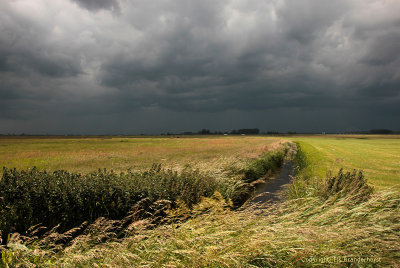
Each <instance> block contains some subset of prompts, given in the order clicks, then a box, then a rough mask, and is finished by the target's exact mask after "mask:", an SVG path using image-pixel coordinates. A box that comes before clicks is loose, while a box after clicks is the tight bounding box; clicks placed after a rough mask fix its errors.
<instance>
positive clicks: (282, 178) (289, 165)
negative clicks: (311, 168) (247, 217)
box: [244, 144, 297, 206]
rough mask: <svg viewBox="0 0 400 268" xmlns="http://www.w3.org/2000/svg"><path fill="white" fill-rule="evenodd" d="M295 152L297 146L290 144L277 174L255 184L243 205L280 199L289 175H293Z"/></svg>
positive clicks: (289, 179)
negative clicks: (251, 193)
mask: <svg viewBox="0 0 400 268" xmlns="http://www.w3.org/2000/svg"><path fill="white" fill-rule="evenodd" d="M296 152H297V147H296V145H295V144H292V145H291V147H290V150H289V152H288V154H287V156H286V158H285V160H284V163H283V165H282V168H281V170H280V172H279V175H277V176H276V177H272V178H271V179H269V180H267V181H266V182H265V183H262V184H259V185H257V187H256V188H255V190H254V193H253V195H252V197H251V198H249V199H248V200H247V201H246V202H245V204H244V206H247V205H254V204H256V203H267V202H269V203H275V202H279V201H281V199H282V195H281V193H282V191H283V190H284V187H285V186H287V185H288V184H289V183H290V181H291V177H292V176H294V175H295V161H294V157H295V155H296Z"/></svg>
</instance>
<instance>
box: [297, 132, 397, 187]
mask: <svg viewBox="0 0 400 268" xmlns="http://www.w3.org/2000/svg"><path fill="white" fill-rule="evenodd" d="M292 139H293V140H294V141H297V142H299V144H300V146H301V148H302V150H303V151H304V152H305V154H306V155H307V158H308V161H309V164H308V166H307V168H306V169H305V170H304V171H302V172H303V174H307V175H308V176H317V177H325V176H326V174H327V172H332V173H337V172H338V171H339V169H340V168H344V169H345V170H352V169H359V170H363V172H364V174H365V176H366V177H367V178H368V182H369V183H370V184H371V185H373V186H375V187H376V188H377V189H378V190H383V189H387V188H389V187H395V189H397V190H400V137H399V136H371V135H357V136H344V137H342V136H329V135H324V136H315V137H299V138H297V137H296V138H292Z"/></svg>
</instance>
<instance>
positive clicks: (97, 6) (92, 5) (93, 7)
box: [71, 0, 120, 12]
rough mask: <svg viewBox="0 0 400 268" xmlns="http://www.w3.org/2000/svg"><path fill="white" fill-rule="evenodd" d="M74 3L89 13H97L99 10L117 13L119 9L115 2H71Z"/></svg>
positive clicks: (112, 0) (92, 0)
mask: <svg viewBox="0 0 400 268" xmlns="http://www.w3.org/2000/svg"><path fill="white" fill-rule="evenodd" d="M71 1H73V2H76V3H77V4H78V5H79V6H81V7H83V8H86V9H87V10H90V11H98V10H101V9H108V10H111V11H115V12H119V11H120V7H119V4H118V2H117V0H71Z"/></svg>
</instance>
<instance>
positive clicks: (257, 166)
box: [243, 150, 285, 182]
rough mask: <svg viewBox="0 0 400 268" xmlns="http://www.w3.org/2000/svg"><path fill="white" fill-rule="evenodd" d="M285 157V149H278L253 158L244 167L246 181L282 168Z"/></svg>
mask: <svg viewBox="0 0 400 268" xmlns="http://www.w3.org/2000/svg"><path fill="white" fill-rule="evenodd" d="M284 157H285V151H284V150H278V151H273V152H268V153H265V154H264V155H263V156H261V157H259V158H256V159H253V160H251V161H250V162H249V163H248V165H247V166H246V167H245V168H244V170H243V173H244V181H246V182H252V181H255V180H257V179H259V178H261V177H263V176H265V175H266V174H268V173H269V172H273V171H275V170H277V169H278V168H280V167H281V166H282V163H283V159H284Z"/></svg>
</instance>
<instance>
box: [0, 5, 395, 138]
mask: <svg viewBox="0 0 400 268" xmlns="http://www.w3.org/2000/svg"><path fill="white" fill-rule="evenodd" d="M399 10H400V1H398V0H375V1H374V0H347V1H342V0H335V1H332V0H326V1H325V0H296V1H290V0H286V1H285V0H270V1H268V0H267V1H260V0H247V1H244V0H201V1H199V0H193V1H190V0H186V1H185V0H152V1H149V0H52V1H44V0H43V1H41V0H1V1H0V133H3V134H5V133H22V132H25V133H31V134H46V133H52V134H67V133H74V134H107V133H109V134H111V133H114V134H116V133H126V134H128V133H130V134H133V133H137V134H139V133H160V132H167V131H169V132H181V131H197V130H199V129H202V128H208V129H211V130H222V131H224V130H231V129H237V128H255V127H257V128H260V129H261V130H264V131H267V130H278V131H299V132H300V131H318V132H319V131H352V130H362V129H373V128H389V129H395V130H399V129H400V12H399Z"/></svg>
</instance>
